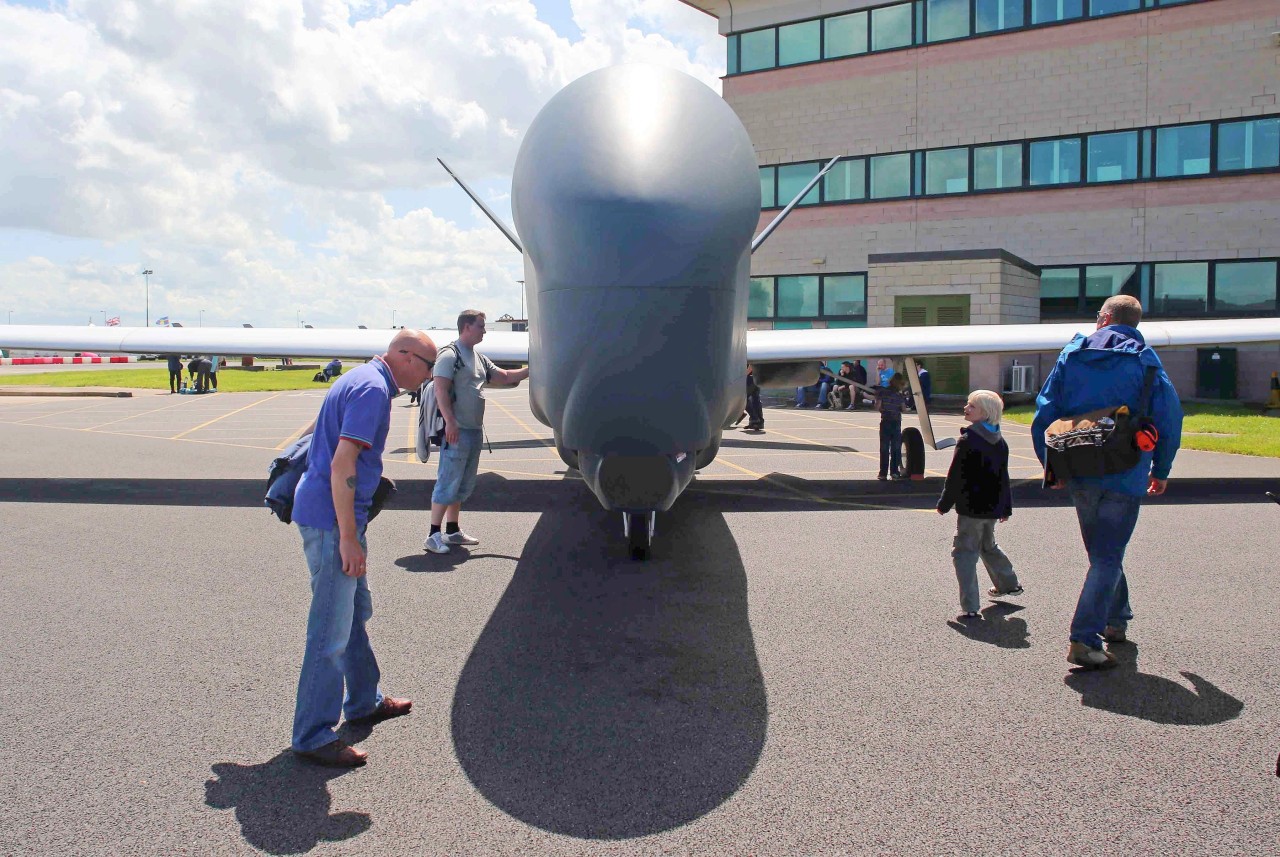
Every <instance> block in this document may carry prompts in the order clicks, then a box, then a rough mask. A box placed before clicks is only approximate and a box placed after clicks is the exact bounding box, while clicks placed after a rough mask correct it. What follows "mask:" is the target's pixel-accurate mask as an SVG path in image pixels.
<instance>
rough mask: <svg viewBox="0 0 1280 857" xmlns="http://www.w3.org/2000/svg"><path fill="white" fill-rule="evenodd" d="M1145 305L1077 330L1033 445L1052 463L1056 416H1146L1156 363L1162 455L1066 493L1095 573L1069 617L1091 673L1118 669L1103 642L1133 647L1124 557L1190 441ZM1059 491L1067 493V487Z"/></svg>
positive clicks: (1046, 397) (1072, 651) (1113, 302)
mask: <svg viewBox="0 0 1280 857" xmlns="http://www.w3.org/2000/svg"><path fill="white" fill-rule="evenodd" d="M1141 320H1142V304H1140V303H1139V302H1138V300H1137V299H1136V298H1133V297H1130V296H1129V295H1115V296H1113V297H1110V298H1108V299H1107V301H1106V303H1104V304H1103V305H1102V310H1101V311H1100V312H1099V313H1098V327H1097V331H1096V332H1095V333H1093V334H1091V335H1089V336H1087V337H1086V336H1082V335H1079V334H1077V335H1076V337H1075V338H1074V339H1073V340H1071V341H1070V342H1069V343H1067V346H1066V347H1065V348H1063V349H1062V353H1061V354H1060V355H1059V356H1058V362H1057V364H1056V365H1055V366H1054V367H1053V371H1052V372H1050V373H1049V377H1048V378H1046V379H1045V382H1044V388H1043V389H1041V391H1040V395H1039V397H1038V398H1037V399H1036V417H1035V421H1034V422H1033V423H1032V425H1031V440H1032V443H1033V444H1034V445H1035V451H1036V457H1038V458H1039V459H1040V463H1041V464H1044V463H1045V442H1044V433H1045V429H1047V428H1048V427H1049V425H1050V424H1051V423H1053V421H1054V420H1057V419H1061V418H1063V417H1068V416H1074V415H1078V414H1084V413H1088V412H1089V411H1094V410H1099V409H1101V408H1107V407H1117V406H1119V405H1128V406H1129V411H1130V413H1132V414H1134V415H1135V416H1136V415H1141V414H1143V412H1144V409H1143V403H1142V402H1140V401H1139V400H1140V399H1141V397H1142V386H1143V380H1144V376H1145V375H1146V370H1147V367H1155V370H1156V374H1155V379H1154V381H1153V383H1152V386H1151V406H1150V410H1148V411H1146V413H1147V414H1148V415H1149V416H1150V417H1151V420H1152V422H1153V423H1154V424H1155V427H1156V430H1157V431H1158V432H1159V439H1158V440H1157V442H1156V445H1155V449H1154V450H1150V451H1147V452H1143V453H1142V457H1141V459H1140V460H1139V462H1138V463H1137V464H1136V465H1135V466H1134V467H1133V468H1131V469H1130V470H1127V471H1125V472H1123V473H1115V474H1110V475H1107V476H1097V477H1076V478H1073V479H1072V480H1071V481H1070V482H1069V483H1068V484H1067V485H1066V486H1065V487H1066V488H1067V489H1068V490H1069V491H1070V492H1071V502H1072V503H1073V504H1074V505H1075V507H1076V516H1077V517H1078V518H1079V519H1080V533H1081V535H1082V536H1083V537H1084V546H1085V551H1086V552H1087V553H1088V555H1089V572H1088V574H1087V575H1086V576H1085V580H1084V588H1083V589H1082V590H1081V591H1080V600H1079V602H1078V603H1077V605H1076V612H1075V616H1074V617H1073V618H1072V620H1071V643H1070V645H1069V647H1068V649H1067V661H1068V662H1070V663H1072V664H1075V665H1076V666H1081V667H1085V668H1087V669H1097V668H1099V667H1107V666H1112V665H1113V664H1114V663H1115V662H1116V658H1115V656H1114V655H1112V654H1111V653H1110V652H1108V651H1105V650H1104V649H1103V644H1104V642H1107V643H1123V642H1125V631H1126V630H1127V627H1128V623H1129V620H1130V619H1132V618H1133V611H1132V610H1131V609H1130V608H1129V585H1128V581H1127V580H1126V579H1125V574H1124V552H1125V548H1126V547H1127V546H1128V544H1129V538H1130V537H1131V536H1132V535H1133V530H1134V527H1135V526H1136V525H1137V523H1138V511H1139V510H1140V509H1141V507H1142V498H1143V496H1144V495H1147V494H1151V495H1159V494H1163V493H1164V491H1165V487H1166V486H1167V485H1168V481H1169V470H1170V469H1171V468H1172V467H1173V457H1174V455H1176V454H1177V452H1178V446H1179V445H1180V444H1181V440H1182V405H1181V403H1180V402H1179V401H1178V392H1177V391H1176V390H1175V389H1174V388H1173V383H1172V382H1171V381H1170V380H1169V376H1168V375H1167V374H1165V371H1164V367H1163V366H1162V365H1161V363H1160V358H1159V357H1158V356H1157V355H1156V353H1155V351H1153V350H1152V349H1151V348H1148V347H1147V344H1146V342H1145V340H1143V338H1142V334H1141V333H1139V332H1138V330H1137V328H1138V323H1139V322H1140V321H1141ZM1052 487H1055V488H1061V487H1064V486H1063V485H1061V484H1057V485H1053V486H1052Z"/></svg>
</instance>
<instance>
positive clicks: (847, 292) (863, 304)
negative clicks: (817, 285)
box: [822, 274, 867, 316]
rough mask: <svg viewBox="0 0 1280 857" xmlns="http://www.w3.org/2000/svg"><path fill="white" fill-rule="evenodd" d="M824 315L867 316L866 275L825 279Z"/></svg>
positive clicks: (823, 281) (823, 285)
mask: <svg viewBox="0 0 1280 857" xmlns="http://www.w3.org/2000/svg"><path fill="white" fill-rule="evenodd" d="M822 314H823V315H825V316H833V315H834V316H839V315H850V316H865V315H866V314H867V276H866V274H842V275H839V276H827V277H823V278H822Z"/></svg>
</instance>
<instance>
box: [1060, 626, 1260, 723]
mask: <svg viewBox="0 0 1280 857" xmlns="http://www.w3.org/2000/svg"><path fill="white" fill-rule="evenodd" d="M1109 650H1110V651H1111V653H1112V654H1114V655H1115V656H1116V658H1117V660H1118V661H1119V663H1118V664H1117V665H1116V666H1115V667H1112V668H1111V669H1106V670H1092V671H1091V670H1075V671H1072V672H1071V673H1070V674H1068V675H1067V677H1066V678H1065V679H1063V681H1064V683H1065V684H1066V685H1067V687H1069V688H1071V689H1072V690H1074V691H1076V692H1077V693H1079V694H1080V703H1081V704H1082V705H1087V706H1089V707H1090V708H1100V709H1102V710H1103V711H1110V712H1113V713H1115V714H1122V715H1124V716H1125V717H1137V718H1141V719H1142V720H1150V721H1151V722H1152V723H1164V724H1168V725H1171V726H1211V725H1213V724H1215V723H1225V722H1226V721H1228V720H1233V719H1235V718H1236V717H1239V716H1240V712H1242V711H1244V703H1243V702H1241V701H1240V700H1238V699H1236V698H1235V697H1234V696H1232V695H1231V694H1229V693H1227V692H1226V691H1223V690H1221V689H1219V688H1218V687H1217V686H1216V685H1214V684H1213V683H1212V682H1210V681H1207V680H1205V679H1203V678H1201V677H1200V676H1198V675H1196V674H1195V673H1192V672H1186V671H1181V672H1180V674H1181V675H1182V677H1183V678H1184V679H1186V680H1187V681H1188V682H1190V683H1191V685H1192V688H1194V690H1193V689H1192V688H1188V687H1187V686H1185V685H1182V684H1179V683H1178V682H1176V681H1172V680H1170V679H1167V678H1162V677H1161V676H1158V675H1151V674H1149V673H1143V672H1139V671H1138V647H1137V646H1135V645H1133V643H1122V644H1120V645H1113V646H1111V647H1110V649H1109Z"/></svg>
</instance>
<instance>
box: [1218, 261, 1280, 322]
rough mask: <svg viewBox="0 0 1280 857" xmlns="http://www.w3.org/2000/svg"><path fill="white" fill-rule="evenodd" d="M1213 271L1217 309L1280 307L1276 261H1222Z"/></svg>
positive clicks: (1243, 310)
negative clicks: (1277, 302)
mask: <svg viewBox="0 0 1280 857" xmlns="http://www.w3.org/2000/svg"><path fill="white" fill-rule="evenodd" d="M1213 273H1214V283H1213V309H1214V312H1218V313H1247V312H1275V311H1276V308H1277V307H1276V263H1275V262H1219V263H1218V264H1217V265H1216V266H1215V267H1214V272H1213Z"/></svg>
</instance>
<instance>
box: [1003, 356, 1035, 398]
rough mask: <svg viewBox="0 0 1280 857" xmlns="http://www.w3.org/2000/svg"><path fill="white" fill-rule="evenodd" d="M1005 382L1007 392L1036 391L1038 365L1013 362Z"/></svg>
mask: <svg viewBox="0 0 1280 857" xmlns="http://www.w3.org/2000/svg"><path fill="white" fill-rule="evenodd" d="M1006 378H1007V380H1006V381H1005V384H1004V391H1005V392H1006V393H1034V392H1035V388H1036V367H1034V366H1019V365H1018V364H1017V363H1015V364H1013V365H1012V366H1010V367H1009V369H1008V374H1007V375H1006Z"/></svg>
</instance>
